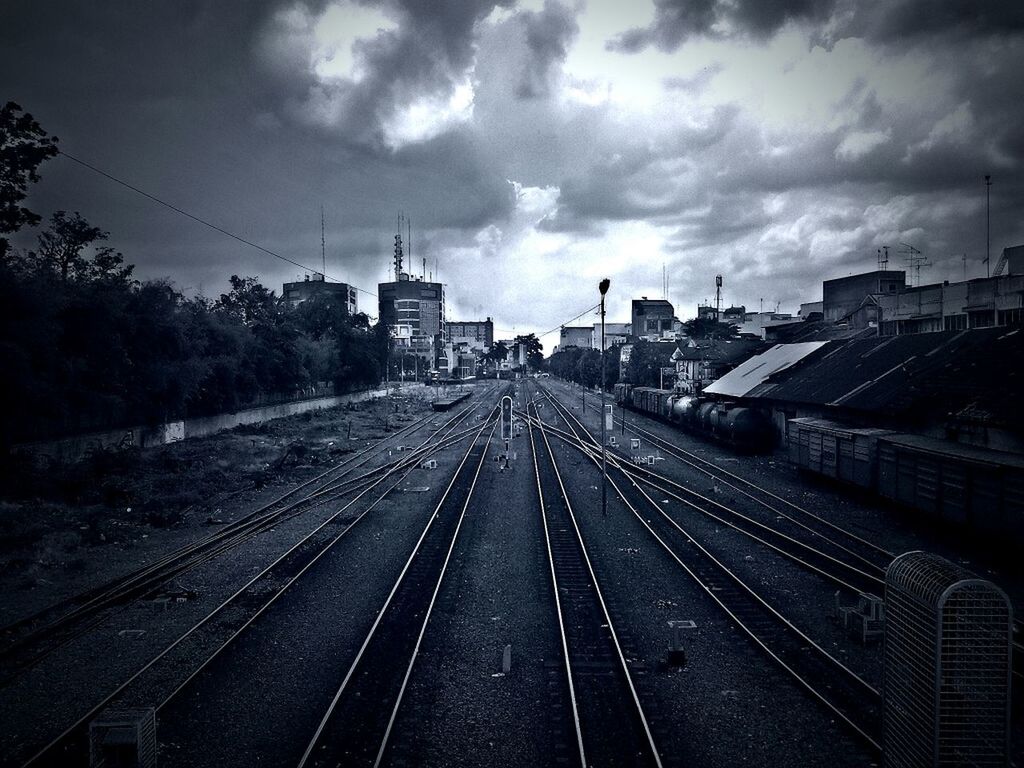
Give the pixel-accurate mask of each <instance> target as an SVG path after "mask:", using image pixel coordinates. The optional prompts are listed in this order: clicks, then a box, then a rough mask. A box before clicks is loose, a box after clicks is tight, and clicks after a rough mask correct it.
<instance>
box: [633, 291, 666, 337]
mask: <svg viewBox="0 0 1024 768" xmlns="http://www.w3.org/2000/svg"><path fill="white" fill-rule="evenodd" d="M674 317H675V309H673V307H672V304H671V302H669V301H667V300H665V299H648V298H647V297H646V296H644V297H642V298H639V299H633V313H632V320H633V322H632V324H631V328H632V330H633V337H634V338H636V339H650V340H654V339H660V338H661V336H662V333H665V332H668V333H671V332H672V319H673V318H674Z"/></svg>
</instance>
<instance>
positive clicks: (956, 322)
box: [942, 315, 967, 331]
mask: <svg viewBox="0 0 1024 768" xmlns="http://www.w3.org/2000/svg"><path fill="white" fill-rule="evenodd" d="M942 327H943V328H944V329H945V330H947V331H966V330H967V315H946V316H945V317H944V318H942Z"/></svg>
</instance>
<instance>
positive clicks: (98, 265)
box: [29, 211, 135, 283]
mask: <svg viewBox="0 0 1024 768" xmlns="http://www.w3.org/2000/svg"><path fill="white" fill-rule="evenodd" d="M108 236H109V235H108V233H107V232H104V231H103V230H102V229H100V228H99V227H94V226H92V225H91V224H90V223H89V222H88V221H86V220H85V219H84V218H82V214H80V213H79V212H78V211H75V212H74V213H73V214H72V215H70V216H69V215H68V213H67V211H57V212H56V213H54V214H53V215H52V216H51V217H50V226H49V229H47V230H46V231H45V232H41V233H40V234H39V238H38V240H39V250H38V251H31V252H29V260H30V261H32V262H34V264H35V267H36V269H39V270H43V271H49V272H51V273H53V274H56V275H59V276H60V279H61V281H62V282H65V283H66V282H67V281H68V280H71V279H76V280H105V281H108V282H127V281H128V280H129V279H130V278H131V274H132V271H133V270H134V269H135V267H134V266H133V265H131V264H128V265H125V264H124V257H123V256H122V255H121V254H120V253H118V252H116V251H115V250H114V249H113V248H111V247H109V246H98V247H97V246H96V245H95V243H96V242H97V241H100V240H106V239H107V237H108ZM90 247H91V248H93V249H94V251H93V256H92V259H91V260H90V259H88V258H86V255H85V252H86V249H88V248H90Z"/></svg>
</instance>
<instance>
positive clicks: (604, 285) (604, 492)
mask: <svg viewBox="0 0 1024 768" xmlns="http://www.w3.org/2000/svg"><path fill="white" fill-rule="evenodd" d="M609 285H611V280H609V279H608V278H607V277H606V278H605V279H604V280H602V281H601V282H600V284H598V286H597V288H598V290H599V291H601V515H602V516H606V515H607V514H608V458H607V455H606V452H607V447H606V446H607V443H608V438H607V437H606V436H605V431H606V425H605V418H606V417H605V414H604V389H605V371H604V369H605V361H604V295H605V294H606V293H608V286H609Z"/></svg>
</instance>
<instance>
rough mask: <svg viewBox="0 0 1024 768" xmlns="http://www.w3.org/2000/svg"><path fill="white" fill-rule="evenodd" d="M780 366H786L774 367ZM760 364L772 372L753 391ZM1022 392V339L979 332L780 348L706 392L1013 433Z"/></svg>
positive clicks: (1014, 333) (1011, 333)
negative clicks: (990, 426)
mask: <svg viewBox="0 0 1024 768" xmlns="http://www.w3.org/2000/svg"><path fill="white" fill-rule="evenodd" d="M809 344H810V345H816V346H814V347H811V346H808V345H809ZM791 347H792V348H798V349H792V350H790V349H789V348H791ZM786 360H790V363H789V365H784V366H782V367H779V366H778V363H783V362H786ZM762 364H763V370H769V369H772V370H771V371H770V372H769V373H768V374H767V375H766V376H765V377H764V378H763V380H762V381H761V382H760V383H756V384H755V383H754V381H753V378H754V375H755V374H756V373H757V372H758V369H757V368H756V367H757V366H759V365H762ZM751 384H754V385H753V386H750V385H751ZM1022 387H1024V332H1022V331H1021V329H1013V330H1009V329H1007V328H986V329H979V330H971V331H942V332H937V333H926V334H913V335H907V336H889V337H883V338H878V337H872V338H868V339H854V340H851V341H830V342H826V343H824V344H822V343H820V342H809V343H804V344H786V345H779V346H777V347H773V348H772V349H771V350H769V351H768V352H766V353H765V354H764V355H759V356H758V357H755V358H751V360H748V361H747V362H746V363H744V364H743V365H741V366H739V367H738V368H736V369H735V370H734V371H732V372H730V373H729V374H727V375H726V376H725V377H723V378H722V379H720V380H719V381H718V382H716V383H715V384H714V385H712V387H709V388H708V390H707V391H709V392H714V393H717V394H722V395H728V396H732V397H753V398H768V399H772V400H780V401H788V402H794V403H804V404H814V405H821V406H829V407H834V408H837V409H846V410H855V411H869V412H874V413H884V414H889V415H893V416H895V415H899V416H902V417H905V418H909V419H915V418H918V417H927V416H934V415H940V414H941V415H945V416H956V417H960V418H963V419H967V420H971V421H978V422H985V423H997V424H1002V425H1006V426H1012V427H1018V428H1019V427H1024V410H1022V409H1021V408H1020V407H1019V400H1020V396H1019V393H1020V392H1021V391H1022Z"/></svg>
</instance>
